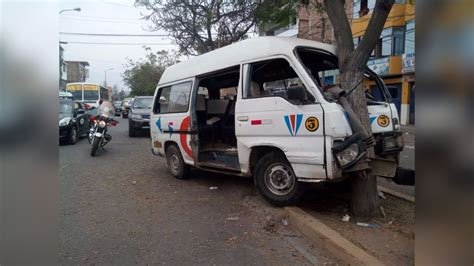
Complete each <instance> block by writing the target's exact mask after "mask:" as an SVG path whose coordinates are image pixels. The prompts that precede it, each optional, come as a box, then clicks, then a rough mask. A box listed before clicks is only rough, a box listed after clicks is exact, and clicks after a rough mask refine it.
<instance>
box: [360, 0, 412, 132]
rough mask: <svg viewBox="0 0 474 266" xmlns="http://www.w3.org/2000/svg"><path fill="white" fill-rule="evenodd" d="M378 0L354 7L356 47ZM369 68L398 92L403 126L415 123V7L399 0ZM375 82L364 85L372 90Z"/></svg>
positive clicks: (396, 102) (398, 106)
mask: <svg viewBox="0 0 474 266" xmlns="http://www.w3.org/2000/svg"><path fill="white" fill-rule="evenodd" d="M374 5H375V0H355V1H353V7H352V23H351V28H352V35H353V37H354V45H355V46H357V45H358V43H359V42H360V40H361V38H362V36H363V35H364V33H365V29H366V28H367V25H368V23H369V20H370V17H371V15H372V10H373V8H374ZM367 65H368V66H369V68H371V69H372V70H373V71H375V72H376V73H377V74H378V75H379V76H381V77H382V78H383V79H384V82H385V84H386V85H387V86H392V87H396V88H397V89H398V95H397V97H394V102H395V105H396V106H397V109H398V113H399V115H400V123H401V124H402V125H406V124H414V123H415V5H414V4H413V3H412V1H408V2H407V1H400V0H398V1H396V3H395V4H394V5H393V7H392V10H391V11H390V14H389V15H388V18H387V21H386V23H385V25H384V29H383V31H382V34H381V35H380V37H379V39H378V41H377V43H376V45H375V49H374V51H373V52H372V55H371V58H370V59H369V61H368V62H367ZM372 86H375V84H374V82H369V81H367V82H364V87H365V88H366V89H370V88H371V87H372Z"/></svg>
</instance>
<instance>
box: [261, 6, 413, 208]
mask: <svg viewBox="0 0 474 266" xmlns="http://www.w3.org/2000/svg"><path fill="white" fill-rule="evenodd" d="M283 2H284V1H281V0H276V1H268V2H267V5H269V6H268V7H267V9H265V10H266V12H263V14H262V15H261V18H260V21H261V22H262V23H264V22H267V23H271V22H274V23H284V21H285V19H286V17H287V16H291V15H294V14H295V13H294V12H295V11H294V10H295V6H297V5H304V6H306V7H307V8H320V9H321V10H319V11H323V12H326V14H327V15H328V17H329V20H330V21H331V24H332V26H333V28H334V36H335V39H336V46H337V55H338V61H339V73H340V80H341V84H340V85H341V87H342V88H343V89H345V90H349V89H351V88H355V90H354V91H353V92H352V94H351V95H350V97H349V102H350V104H351V106H352V109H353V110H354V112H355V113H356V115H357V117H358V118H359V120H360V121H361V122H362V125H363V126H364V128H365V130H366V131H367V132H369V133H371V128H370V123H369V115H368V110H367V100H366V96H365V93H364V90H363V87H362V83H361V80H362V79H363V78H364V71H365V68H366V66H367V61H368V59H369V57H370V54H371V53H372V50H373V49H374V47H375V44H376V42H377V40H378V38H379V36H380V34H381V32H382V30H383V27H384V24H385V22H386V21H387V18H388V14H389V13H390V10H391V9H392V6H393V4H394V2H395V0H376V2H375V6H374V9H373V11H372V14H371V17H370V20H369V23H368V26H367V29H366V30H365V33H364V35H363V37H362V39H361V41H360V43H359V45H358V46H357V48H354V41H353V37H352V31H351V24H350V23H349V19H348V17H347V15H346V12H345V9H344V4H345V2H346V1H345V0H317V1H314V0H290V1H288V3H287V4H283ZM321 2H324V5H321V4H319V5H314V6H313V7H312V6H311V5H312V4H314V3H321ZM410 3H414V1H410ZM373 156H374V150H373V147H372V148H369V151H368V157H369V158H371V157H373ZM352 191H353V192H352V204H351V206H352V211H353V213H354V214H355V215H357V216H366V217H371V216H374V215H375V213H376V211H377V206H378V197H377V179H376V177H375V176H374V175H372V174H371V173H370V171H369V170H368V169H366V170H364V171H359V172H357V174H356V176H354V178H353V183H352Z"/></svg>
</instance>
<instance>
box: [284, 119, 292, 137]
mask: <svg viewBox="0 0 474 266" xmlns="http://www.w3.org/2000/svg"><path fill="white" fill-rule="evenodd" d="M285 122H286V126H287V127H288V131H290V134H291V135H292V136H293V131H292V130H291V124H290V117H289V116H287V115H285Z"/></svg>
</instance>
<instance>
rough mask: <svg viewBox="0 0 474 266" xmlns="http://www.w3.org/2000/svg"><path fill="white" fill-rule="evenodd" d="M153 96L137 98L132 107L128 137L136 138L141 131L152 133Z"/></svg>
mask: <svg viewBox="0 0 474 266" xmlns="http://www.w3.org/2000/svg"><path fill="white" fill-rule="evenodd" d="M152 104H153V96H137V97H135V98H134V99H133V101H132V104H131V105H130V111H129V117H128V135H129V136H130V137H135V136H136V135H137V133H138V132H139V131H148V132H149V131H150V112H151V105H152Z"/></svg>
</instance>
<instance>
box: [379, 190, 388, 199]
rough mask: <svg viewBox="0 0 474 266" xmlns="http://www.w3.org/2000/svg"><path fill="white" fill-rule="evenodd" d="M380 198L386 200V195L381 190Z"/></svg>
mask: <svg viewBox="0 0 474 266" xmlns="http://www.w3.org/2000/svg"><path fill="white" fill-rule="evenodd" d="M379 197H380V198H382V199H386V198H385V194H384V193H383V192H382V191H380V190H379Z"/></svg>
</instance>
